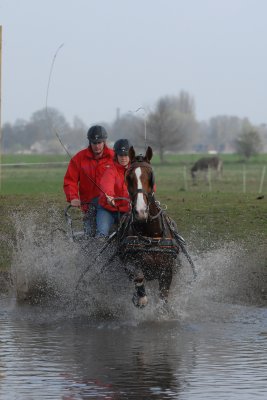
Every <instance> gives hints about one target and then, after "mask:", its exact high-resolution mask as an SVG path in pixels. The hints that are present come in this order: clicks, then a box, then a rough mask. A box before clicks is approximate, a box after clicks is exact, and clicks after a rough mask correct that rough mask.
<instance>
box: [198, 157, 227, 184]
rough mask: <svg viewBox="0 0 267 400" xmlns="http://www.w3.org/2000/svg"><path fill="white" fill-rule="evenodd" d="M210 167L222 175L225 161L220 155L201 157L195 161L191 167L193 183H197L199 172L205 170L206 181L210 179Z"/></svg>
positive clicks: (219, 175) (218, 174)
mask: <svg viewBox="0 0 267 400" xmlns="http://www.w3.org/2000/svg"><path fill="white" fill-rule="evenodd" d="M209 168H213V169H214V170H215V171H216V173H217V176H218V177H221V175H222V170H223V161H222V160H221V159H220V158H219V157H217V156H216V157H206V158H200V159H199V160H197V161H196V162H195V164H194V165H193V167H192V168H191V176H192V180H193V183H194V184H196V178H197V172H198V171H203V172H205V176H206V181H207V180H208V171H209Z"/></svg>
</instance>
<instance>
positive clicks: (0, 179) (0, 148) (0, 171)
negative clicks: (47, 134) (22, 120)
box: [0, 25, 2, 191]
mask: <svg viewBox="0 0 267 400" xmlns="http://www.w3.org/2000/svg"><path fill="white" fill-rule="evenodd" d="M1 93H2V25H0V191H1V190H2V121H1V110H2V101H1V100H2V94H1Z"/></svg>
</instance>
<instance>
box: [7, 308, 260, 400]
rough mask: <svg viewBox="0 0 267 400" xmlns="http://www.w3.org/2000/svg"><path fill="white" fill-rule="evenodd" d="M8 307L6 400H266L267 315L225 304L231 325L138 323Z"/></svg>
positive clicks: (209, 323)
mask: <svg viewBox="0 0 267 400" xmlns="http://www.w3.org/2000/svg"><path fill="white" fill-rule="evenodd" d="M3 306H4V302H3V301H2V308H1V314H0V324H1V332H0V353H1V361H0V377H1V378H0V379H1V381H0V382H1V384H0V398H1V399H8V400H9V399H23V400H24V399H25V400H26V399H36V398H38V399H65V400H66V399H73V400H76V399H89V398H91V399H137V398H138V399H178V398H179V399H204V398H205V399H207V398H208V399H214V398H216V399H226V398H227V399H235V400H237V399H240V398H241V394H242V398H248V399H253V398H262V399H263V398H265V397H266V393H267V385H266V376H267V361H266V357H265V355H266V350H267V326H266V316H267V312H266V309H263V308H261V309H260V308H254V307H253V308H248V307H242V306H239V307H234V309H235V310H234V309H233V310H232V313H231V314H229V313H228V308H229V306H228V305H225V306H224V307H225V312H226V314H225V316H224V321H223V322H218V321H216V322H214V321H209V320H208V316H206V321H205V323H200V322H198V321H195V322H194V321H193V318H189V319H190V320H191V322H190V323H189V322H188V315H187V317H186V319H185V320H182V319H181V320H180V322H178V321H177V320H169V321H167V320H165V321H161V322H160V321H157V322H153V321H151V320H149V321H143V319H142V320H141V321H139V322H138V321H137V320H136V321H135V322H134V323H133V321H131V320H130V321H124V322H122V321H115V320H113V321H111V320H110V321H105V320H102V321H100V320H99V321H96V320H95V321H92V320H90V318H85V317H72V318H68V317H67V316H66V315H64V312H63V311H62V310H61V311H60V310H59V309H58V310H54V309H51V308H45V307H43V308H41V307H39V306H38V307H32V306H24V307H18V306H16V305H15V304H13V305H12V304H5V306H4V307H3ZM215 307H216V304H215ZM234 311H235V312H234ZM220 312H221V313H222V312H223V308H222V307H221V308H220ZM233 314H235V316H234V320H232V319H231V317H230V315H231V316H233ZM226 316H227V318H228V321H226ZM244 316H246V317H245V318H243V317H244ZM254 396H255V397H254Z"/></svg>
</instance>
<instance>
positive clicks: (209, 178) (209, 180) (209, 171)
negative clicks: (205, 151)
mask: <svg viewBox="0 0 267 400" xmlns="http://www.w3.org/2000/svg"><path fill="white" fill-rule="evenodd" d="M208 184H209V191H210V192H212V186H211V170H210V166H208Z"/></svg>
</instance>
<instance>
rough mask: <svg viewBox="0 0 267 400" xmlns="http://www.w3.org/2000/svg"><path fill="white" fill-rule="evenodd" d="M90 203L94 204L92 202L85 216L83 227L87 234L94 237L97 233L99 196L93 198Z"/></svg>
mask: <svg viewBox="0 0 267 400" xmlns="http://www.w3.org/2000/svg"><path fill="white" fill-rule="evenodd" d="M90 203H92V204H90V206H89V210H88V211H87V212H86V213H85V214H84V217H83V229H84V232H85V234H86V235H88V236H91V237H94V236H95V235H96V213H97V206H98V197H95V198H94V199H92V200H91V202H90Z"/></svg>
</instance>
